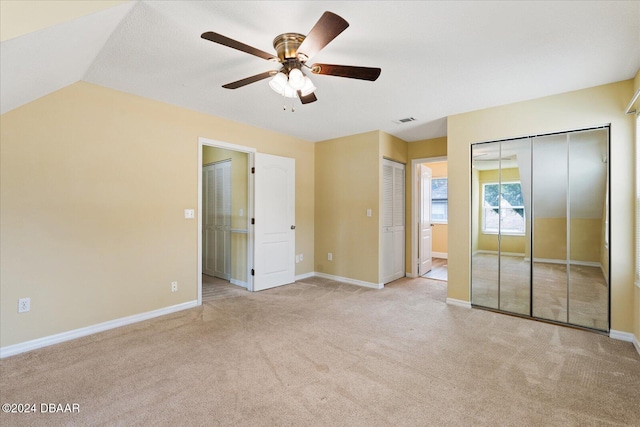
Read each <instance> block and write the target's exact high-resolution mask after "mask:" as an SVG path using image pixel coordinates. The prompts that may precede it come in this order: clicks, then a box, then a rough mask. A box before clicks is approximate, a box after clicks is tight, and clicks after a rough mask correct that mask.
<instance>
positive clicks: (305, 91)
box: [300, 76, 316, 96]
mask: <svg viewBox="0 0 640 427" xmlns="http://www.w3.org/2000/svg"><path fill="white" fill-rule="evenodd" d="M315 91H316V87H315V85H314V84H313V82H312V81H311V79H310V78H309V77H307V76H304V85H303V86H302V89H300V93H301V94H302V96H307V95H310V94H312V93H313V92H315Z"/></svg>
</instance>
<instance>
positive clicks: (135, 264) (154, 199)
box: [0, 83, 377, 347]
mask: <svg viewBox="0 0 640 427" xmlns="http://www.w3.org/2000/svg"><path fill="white" fill-rule="evenodd" d="M0 120H1V139H0V141H1V146H0V150H1V152H0V154H1V155H0V162H1V168H0V173H1V176H0V178H1V179H0V186H1V187H0V190H1V191H0V194H1V197H2V199H1V203H0V215H1V217H2V224H1V230H0V233H1V235H2V239H1V241H0V263H1V265H2V270H1V273H0V282H1V288H0V289H1V296H2V298H1V299H2V301H1V326H0V328H1V330H0V332H1V334H0V335H1V342H0V345H1V346H3V347H4V346H8V345H12V344H16V343H20V342H24V341H28V340H32V339H36V338H41V337H45V336H49V335H53V334H57V333H61V332H66V331H70V330H73V329H76V328H82V327H86V326H90V325H94V324H98V323H101V322H105V321H109V320H113V319H118V318H122V317H125V316H130V315H134V314H138V313H144V312H148V311H151V310H155V309H160V308H164V307H168V306H172V305H175V304H180V303H184V302H188V301H193V300H195V299H196V297H197V274H196V273H197V251H198V248H197V238H198V236H197V220H186V219H184V212H183V210H184V209H188V208H191V209H195V208H196V207H197V202H198V201H197V188H198V180H199V179H200V177H199V174H198V137H206V138H210V139H213V140H218V141H224V142H228V143H232V144H238V145H245V146H250V147H254V148H256V149H257V150H258V151H260V152H265V153H270V154H275V155H280V156H287V157H292V158H295V159H296V218H297V221H296V225H297V228H296V252H297V253H304V254H305V258H304V261H303V262H301V263H299V264H296V274H304V273H310V272H312V271H313V265H314V264H313V259H314V247H313V236H314V214H315V213H314V144H312V143H310V142H307V141H303V140H300V139H297V138H293V137H289V136H286V135H283V134H278V133H275V132H270V131H266V130H263V129H258V128H253V127H250V126H246V125H243V124H240V123H236V122H231V121H228V120H224V119H221V118H216V117H213V116H210V115H206V114H201V113H196V112H193V111H190V110H186V109H182V108H178V107H175V106H171V105H167V104H163V103H160V102H155V101H151V100H148V99H144V98H141V97H137V96H133V95H129V94H125V93H121V92H117V91H113V90H110V89H106V88H103V87H100V86H96V85H92V84H88V83H76V84H73V85H71V86H69V87H66V88H65V89H62V90H60V91H57V92H54V93H52V94H50V95H48V96H45V97H43V98H41V99H38V100H36V101H34V102H31V103H29V104H27V105H25V106H22V107H20V108H17V109H15V110H13V111H10V112H8V113H6V114H3V115H2V116H0ZM376 271H377V270H376ZM172 281H177V282H178V283H179V290H178V292H176V293H171V291H170V283H171V282H172ZM23 297H30V298H31V311H30V312H29V313H24V314H18V313H17V310H16V306H17V301H18V299H19V298H23Z"/></svg>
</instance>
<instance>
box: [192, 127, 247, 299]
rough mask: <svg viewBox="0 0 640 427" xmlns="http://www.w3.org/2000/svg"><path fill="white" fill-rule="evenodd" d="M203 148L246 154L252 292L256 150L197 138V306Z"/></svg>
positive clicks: (199, 297) (200, 288) (199, 291)
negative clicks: (253, 171) (252, 221)
mask: <svg viewBox="0 0 640 427" xmlns="http://www.w3.org/2000/svg"><path fill="white" fill-rule="evenodd" d="M204 147H213V148H221V149H224V150H231V151H239V152H241V153H247V156H248V161H249V164H248V165H247V174H248V176H247V186H248V188H247V197H248V200H247V214H246V219H247V230H248V236H247V290H248V291H253V276H251V268H252V266H253V241H254V234H253V227H251V226H250V224H249V223H250V221H251V218H253V209H254V207H253V179H252V178H251V168H253V167H254V157H255V153H256V151H257V150H256V149H255V148H252V147H245V146H243V145H237V144H231V143H228V142H223V141H217V140H213V139H209V138H204V137H198V212H197V216H196V218H197V219H198V258H197V268H198V272H197V274H198V276H197V277H198V303H197V304H198V305H202V170H203V165H202V160H203V155H202V154H203V150H204Z"/></svg>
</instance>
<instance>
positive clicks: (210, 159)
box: [202, 146, 249, 283]
mask: <svg viewBox="0 0 640 427" xmlns="http://www.w3.org/2000/svg"><path fill="white" fill-rule="evenodd" d="M224 160H230V161H231V228H232V229H234V230H245V231H246V230H248V227H249V225H248V221H247V218H248V217H247V214H248V212H249V211H248V201H249V194H248V189H249V182H248V177H249V155H248V154H247V153H242V152H239V151H232V150H225V149H222V148H216V147H208V146H206V147H203V149H202V164H203V165H207V164H210V163H216V162H220V161H224ZM241 210H242V216H240V211H241ZM248 237H249V235H248V234H247V233H235V232H232V233H231V279H232V280H237V281H240V282H243V283H247V280H248V277H247V250H248V247H249V246H248V243H249V242H248Z"/></svg>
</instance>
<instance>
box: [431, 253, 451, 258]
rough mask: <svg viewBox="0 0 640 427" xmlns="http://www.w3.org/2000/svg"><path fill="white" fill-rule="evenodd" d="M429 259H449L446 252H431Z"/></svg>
mask: <svg viewBox="0 0 640 427" xmlns="http://www.w3.org/2000/svg"><path fill="white" fill-rule="evenodd" d="M431 258H442V259H449V254H448V253H447V252H431Z"/></svg>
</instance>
